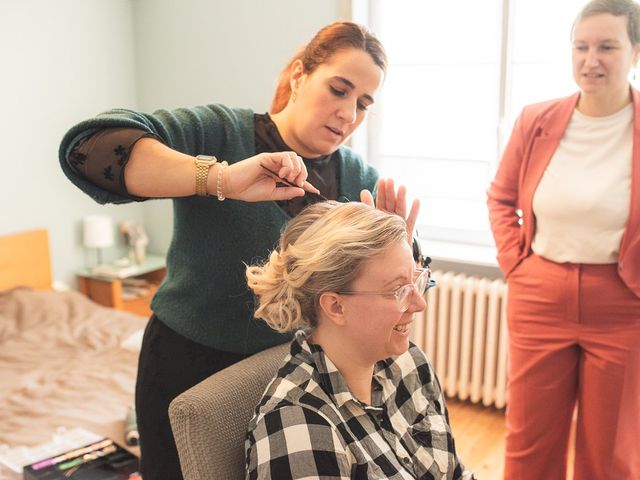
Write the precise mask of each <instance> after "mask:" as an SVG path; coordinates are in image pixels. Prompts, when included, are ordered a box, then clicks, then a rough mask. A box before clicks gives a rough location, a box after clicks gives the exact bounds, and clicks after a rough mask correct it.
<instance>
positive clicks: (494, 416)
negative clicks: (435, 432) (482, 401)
mask: <svg viewBox="0 0 640 480" xmlns="http://www.w3.org/2000/svg"><path fill="white" fill-rule="evenodd" d="M447 407H448V408H449V419H450V421H451V428H452V430H453V437H454V439H455V442H456V450H457V451H458V455H459V456H460V459H461V460H462V462H463V463H464V465H465V466H466V467H467V469H469V470H472V471H473V472H474V473H475V476H476V478H477V479H478V480H500V479H502V473H503V469H504V436H505V428H504V410H497V409H495V408H493V407H483V406H482V405H473V404H471V403H467V402H461V401H460V400H456V399H453V398H451V399H448V400H447Z"/></svg>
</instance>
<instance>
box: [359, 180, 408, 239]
mask: <svg viewBox="0 0 640 480" xmlns="http://www.w3.org/2000/svg"><path fill="white" fill-rule="evenodd" d="M365 192H366V193H365ZM377 192H378V193H377V196H376V208H378V209H380V210H384V211H386V212H390V213H395V214H396V215H399V216H400V217H402V218H404V219H405V222H406V223H407V233H408V234H409V239H410V240H409V241H412V239H413V231H414V229H415V226H416V222H417V220H418V213H419V212H420V201H419V200H418V199H415V200H413V202H412V203H411V209H410V210H409V214H408V215H407V189H406V187H405V186H404V185H400V186H399V187H398V191H397V192H396V190H395V185H394V183H393V180H392V179H390V178H388V179H380V180H379V181H378V185H377ZM360 200H361V201H362V202H364V203H367V204H368V205H371V206H373V199H372V198H371V193H369V192H368V191H366V190H363V191H362V192H361V193H360Z"/></svg>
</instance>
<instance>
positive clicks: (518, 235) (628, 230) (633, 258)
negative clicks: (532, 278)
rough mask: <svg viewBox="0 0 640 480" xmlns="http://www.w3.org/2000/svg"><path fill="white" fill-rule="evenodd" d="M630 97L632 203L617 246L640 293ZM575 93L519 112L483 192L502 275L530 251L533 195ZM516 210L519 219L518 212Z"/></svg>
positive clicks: (637, 177)
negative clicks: (493, 172)
mask: <svg viewBox="0 0 640 480" xmlns="http://www.w3.org/2000/svg"><path fill="white" fill-rule="evenodd" d="M631 92H632V97H633V109H634V113H633V115H634V117H633V155H632V166H631V205H630V208H629V218H628V220H627V223H626V225H625V231H624V234H623V236H622V243H621V245H620V256H619V259H618V273H619V275H620V277H621V278H622V280H623V281H624V282H625V284H626V285H627V286H628V287H629V288H630V289H631V290H632V291H633V292H634V293H635V294H636V295H637V296H638V297H640V93H639V92H638V91H636V90H634V89H631ZM579 97H580V93H576V94H574V95H572V96H570V97H566V98H561V99H557V100H550V101H547V102H543V103H537V104H535V105H529V106H527V107H525V108H524V109H523V110H522V113H521V114H520V117H519V118H518V120H517V121H516V124H515V126H514V127H513V132H512V134H511V139H510V140H509V143H508V144H507V147H506V149H505V151H504V155H503V157H502V161H501V163H500V166H499V168H498V172H497V173H496V177H495V179H494V180H493V182H492V183H491V187H490V188H489V192H488V202H487V203H488V206H489V219H490V222H491V229H492V230H493V236H494V238H495V240H496V246H497V249H498V256H497V259H498V263H499V265H500V269H501V270H502V273H503V274H504V276H505V277H508V276H509V274H510V273H511V272H512V271H513V269H514V268H515V267H516V266H517V265H518V264H519V263H520V262H521V261H522V259H523V258H525V257H527V256H528V255H529V254H530V253H531V241H532V239H533V232H534V231H535V227H536V219H535V217H534V216H533V194H534V193H535V191H536V188H538V183H539V182H540V179H541V178H542V175H543V173H544V171H545V170H546V168H547V165H549V162H550V160H551V157H552V156H553V153H554V152H555V150H556V148H557V147H558V145H559V144H560V140H561V139H562V137H563V135H564V131H565V129H566V128H567V125H568V123H569V120H570V119H571V115H572V113H573V110H574V108H575V106H576V103H577V101H578V98H579ZM518 213H521V215H522V217H521V218H520V216H519V215H518Z"/></svg>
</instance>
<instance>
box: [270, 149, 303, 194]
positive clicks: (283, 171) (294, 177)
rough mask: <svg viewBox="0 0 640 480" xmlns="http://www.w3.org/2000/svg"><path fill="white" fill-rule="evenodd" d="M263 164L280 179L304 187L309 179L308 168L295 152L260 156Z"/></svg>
mask: <svg viewBox="0 0 640 480" xmlns="http://www.w3.org/2000/svg"><path fill="white" fill-rule="evenodd" d="M259 157H262V158H260V159H259V161H260V162H261V164H262V165H263V166H264V167H266V168H268V169H270V170H271V171H273V172H274V173H276V174H277V175H278V177H279V178H281V179H283V180H287V181H288V182H290V183H292V184H294V185H297V186H299V187H301V188H302V187H303V186H304V183H305V180H306V179H307V167H306V166H305V165H304V162H303V161H302V158H301V157H300V156H299V155H298V154H296V153H295V152H273V153H263V154H260V155H259Z"/></svg>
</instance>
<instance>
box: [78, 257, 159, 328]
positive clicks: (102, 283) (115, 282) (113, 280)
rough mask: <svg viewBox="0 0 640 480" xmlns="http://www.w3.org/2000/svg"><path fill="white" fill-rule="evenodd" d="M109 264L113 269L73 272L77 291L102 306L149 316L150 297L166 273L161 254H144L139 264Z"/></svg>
mask: <svg viewBox="0 0 640 480" xmlns="http://www.w3.org/2000/svg"><path fill="white" fill-rule="evenodd" d="M112 268H113V273H104V272H101V273H96V272H95V271H93V270H92V269H84V270H81V271H79V272H77V278H78V287H79V288H80V291H81V292H82V293H83V294H85V295H86V296H87V297H89V298H90V299H91V300H93V301H94V302H96V303H99V304H100V305H104V306H105V307H112V308H117V309H118V310H126V311H128V312H131V313H136V314H138V315H142V316H145V317H148V316H150V315H151V307H150V303H151V298H152V297H153V295H154V294H155V293H156V290H157V289H158V286H159V285H160V283H161V282H162V280H163V279H164V277H165V275H166V274H167V269H166V263H165V259H164V257H161V256H158V255H147V257H146V258H145V260H144V262H142V263H141V264H140V265H136V264H133V265H131V266H128V267H121V268H118V267H115V266H113V267H112Z"/></svg>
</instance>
